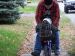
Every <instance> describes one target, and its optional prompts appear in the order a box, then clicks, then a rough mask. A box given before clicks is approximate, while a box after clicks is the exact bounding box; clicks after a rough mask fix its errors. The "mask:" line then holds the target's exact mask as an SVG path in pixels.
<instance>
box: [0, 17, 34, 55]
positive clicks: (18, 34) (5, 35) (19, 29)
mask: <svg viewBox="0 0 75 56" xmlns="http://www.w3.org/2000/svg"><path fill="white" fill-rule="evenodd" d="M27 18H29V17H26V18H21V19H20V20H18V21H17V23H16V24H12V25H5V24H4V25H0V56H17V52H18V49H19V48H20V45H21V43H22V41H23V40H24V39H25V37H26V35H27V33H28V32H29V30H31V28H32V24H33V23H32V22H33V18H31V19H27Z"/></svg>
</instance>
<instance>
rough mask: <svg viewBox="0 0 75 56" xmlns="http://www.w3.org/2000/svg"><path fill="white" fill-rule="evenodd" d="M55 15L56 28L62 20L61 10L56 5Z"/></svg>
mask: <svg viewBox="0 0 75 56" xmlns="http://www.w3.org/2000/svg"><path fill="white" fill-rule="evenodd" d="M54 7H55V10H54V11H55V14H54V17H53V24H54V26H56V27H58V26H59V19H60V10H59V5H58V4H57V3H56V4H55V6H54Z"/></svg>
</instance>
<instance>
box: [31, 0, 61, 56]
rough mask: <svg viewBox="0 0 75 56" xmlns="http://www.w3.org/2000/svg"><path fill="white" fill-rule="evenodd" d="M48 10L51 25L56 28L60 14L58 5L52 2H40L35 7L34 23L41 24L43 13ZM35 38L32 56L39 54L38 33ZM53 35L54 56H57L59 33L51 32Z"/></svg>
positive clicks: (51, 0)
mask: <svg viewBox="0 0 75 56" xmlns="http://www.w3.org/2000/svg"><path fill="white" fill-rule="evenodd" d="M47 10H49V12H48V13H50V17H51V20H52V24H53V25H54V26H55V27H57V28H58V26H59V19H60V13H59V6H58V3H57V2H56V1H54V0H42V1H41V2H40V3H39V4H38V7H37V10H36V16H35V19H36V23H37V25H38V24H41V22H42V21H43V15H44V14H45V12H46V11H47ZM36 33H37V36H36V42H35V47H34V52H32V53H31V54H32V55H33V56H40V53H41V48H42V45H41V40H40V37H39V34H38V32H36ZM53 34H54V35H55V47H56V50H55V55H56V56H59V32H58V31H57V32H53Z"/></svg>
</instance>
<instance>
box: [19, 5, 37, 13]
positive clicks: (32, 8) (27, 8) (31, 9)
mask: <svg viewBox="0 0 75 56" xmlns="http://www.w3.org/2000/svg"><path fill="white" fill-rule="evenodd" d="M35 9H36V6H25V7H24V8H21V7H19V11H20V12H24V13H34V12H35Z"/></svg>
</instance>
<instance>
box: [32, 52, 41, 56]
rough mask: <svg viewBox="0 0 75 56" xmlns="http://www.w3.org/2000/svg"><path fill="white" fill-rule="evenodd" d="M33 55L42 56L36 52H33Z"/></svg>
mask: <svg viewBox="0 0 75 56" xmlns="http://www.w3.org/2000/svg"><path fill="white" fill-rule="evenodd" d="M31 55H32V56H40V55H39V54H38V53H36V52H32V53H31Z"/></svg>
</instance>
